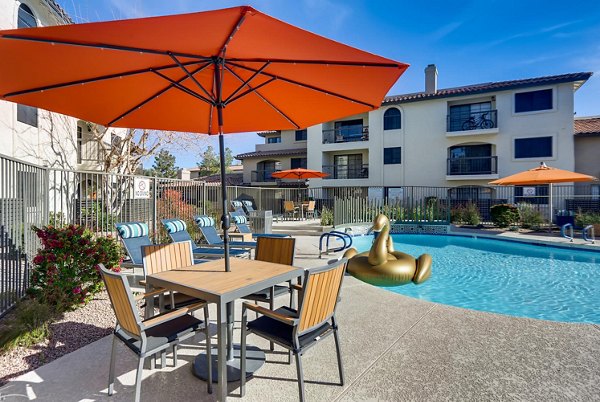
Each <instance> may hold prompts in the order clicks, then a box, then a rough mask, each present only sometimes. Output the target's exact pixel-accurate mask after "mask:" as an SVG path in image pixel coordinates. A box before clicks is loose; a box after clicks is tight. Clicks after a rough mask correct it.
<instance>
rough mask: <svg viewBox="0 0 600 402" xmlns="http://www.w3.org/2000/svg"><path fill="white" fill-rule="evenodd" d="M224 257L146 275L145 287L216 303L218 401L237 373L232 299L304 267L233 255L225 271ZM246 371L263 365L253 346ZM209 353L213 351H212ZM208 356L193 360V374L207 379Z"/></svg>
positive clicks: (299, 272)
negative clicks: (229, 267) (229, 268)
mask: <svg viewBox="0 0 600 402" xmlns="http://www.w3.org/2000/svg"><path fill="white" fill-rule="evenodd" d="M224 264H225V263H224V260H222V259H221V260H215V261H210V262H205V263H202V264H197V265H193V266H190V267H186V268H179V269H174V270H170V271H164V272H160V273H157V274H153V275H148V276H147V278H146V283H147V286H148V287H154V288H165V289H168V290H174V291H177V292H181V293H184V294H186V295H189V296H193V297H197V298H200V299H203V300H206V301H208V302H210V303H215V304H216V305H217V338H218V339H217V356H216V364H213V373H214V371H215V370H216V373H214V374H216V375H213V380H214V379H216V380H217V382H218V386H217V400H218V401H224V400H226V398H227V381H228V380H229V381H237V380H239V378H240V375H241V373H240V372H239V346H238V345H234V344H233V322H234V320H233V311H234V309H233V302H234V301H235V300H236V299H239V298H241V297H244V296H247V295H249V294H252V293H255V292H258V291H260V290H262V289H265V288H269V287H272V286H275V285H276V284H279V283H282V282H285V281H288V280H292V279H295V278H297V277H299V276H301V275H302V273H303V272H304V269H302V268H298V267H294V266H290V265H284V264H274V263H270V262H264V261H256V260H246V259H240V258H232V259H231V261H230V264H231V271H230V272H226V271H225V265H224ZM247 348H248V349H247V350H248V351H247V361H248V364H247V374H246V375H249V374H251V373H253V372H254V371H256V370H257V369H258V368H260V367H261V366H262V365H263V364H264V360H265V355H264V352H262V351H261V350H260V349H259V348H257V347H255V346H248V347H247ZM211 352H212V351H211ZM207 358H212V359H213V362H214V361H215V357H214V356H213V355H212V353H210V354H200V355H199V356H198V357H197V358H196V360H195V362H194V374H195V375H196V376H198V377H200V378H203V379H206V378H207V369H206V367H207V365H206V363H207V361H206V359H207Z"/></svg>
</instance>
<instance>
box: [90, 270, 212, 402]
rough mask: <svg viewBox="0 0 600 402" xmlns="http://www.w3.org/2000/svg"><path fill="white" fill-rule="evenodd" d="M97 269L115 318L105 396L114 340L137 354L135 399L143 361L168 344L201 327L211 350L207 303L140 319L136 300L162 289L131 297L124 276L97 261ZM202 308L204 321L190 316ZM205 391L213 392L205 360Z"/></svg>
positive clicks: (110, 390)
mask: <svg viewBox="0 0 600 402" xmlns="http://www.w3.org/2000/svg"><path fill="white" fill-rule="evenodd" d="M100 272H101V275H102V279H103V280H104V284H105V285H106V290H107V292H108V296H109V297H110V301H111V304H112V307H113V310H114V312H115V315H116V317H117V326H116V327H115V330H114V333H113V344H112V352H111V355H110V368H109V372H108V395H112V394H113V393H114V378H115V358H116V355H117V342H118V341H121V342H123V343H124V344H125V345H126V346H127V347H128V348H129V349H130V350H131V351H132V352H133V353H135V354H136V355H137V356H138V365H137V374H136V379H135V401H136V402H139V401H140V393H141V389H142V373H143V369H144V360H145V359H146V358H147V357H150V356H152V355H154V354H156V353H160V352H163V351H165V350H166V349H168V348H169V347H173V346H176V345H177V344H179V343H181V342H182V341H185V340H186V339H189V338H192V337H193V336H195V335H196V333H197V332H198V331H200V330H201V329H202V330H203V331H204V334H205V337H206V346H207V348H208V350H210V347H211V345H210V334H209V333H208V325H206V323H207V322H208V306H207V303H205V302H201V303H196V304H193V305H190V306H187V307H185V308H182V309H179V310H173V311H170V312H168V313H165V314H161V315H158V316H155V317H152V318H148V319H145V320H143V321H142V319H141V318H140V315H139V313H138V310H137V307H136V300H140V299H142V298H148V297H153V296H156V295H158V294H160V293H162V292H164V291H165V290H164V289H159V290H156V291H153V292H148V293H145V294H142V295H140V296H139V297H136V298H135V299H134V297H133V295H132V293H131V289H130V288H129V284H128V283H127V280H126V278H125V275H123V274H119V273H116V272H111V271H108V270H107V269H106V268H105V267H104V266H103V265H102V264H100ZM200 308H202V309H204V322H203V321H201V320H199V319H197V318H195V317H193V316H192V315H191V314H188V313H191V312H192V311H194V310H197V309H200ZM173 361H174V365H175V366H176V365H177V355H176V353H175V352H174V354H173ZM208 364H209V366H208V373H209V377H208V382H207V384H206V385H207V388H208V393H212V375H211V374H212V371H211V366H210V365H211V362H210V359H209V361H208Z"/></svg>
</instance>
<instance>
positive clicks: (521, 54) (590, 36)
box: [58, 0, 600, 166]
mask: <svg viewBox="0 0 600 402" xmlns="http://www.w3.org/2000/svg"><path fill="white" fill-rule="evenodd" d="M58 2H59V3H60V4H61V5H62V6H63V7H64V8H65V10H66V11H67V12H68V13H69V15H71V16H72V17H73V19H75V20H76V21H78V22H87V21H101V20H114V19H121V18H134V17H144V16H154V15H164V14H177V13H185V12H194V11H203V10H210V9H215V8H224V7H232V6H237V5H242V4H249V5H251V6H253V7H255V8H256V9H258V10H260V11H263V12H265V13H267V14H270V15H272V16H274V17H276V18H279V19H281V20H284V21H286V22H288V23H291V24H294V25H297V26H299V27H302V28H304V29H307V30H309V31H313V32H315V33H318V34H320V35H324V36H327V37H329V38H331V39H335V40H338V41H340V42H343V43H346V44H348V45H351V46H355V47H358V48H360V49H363V50H366V51H369V52H373V53H376V54H380V55H382V56H385V57H389V58H392V59H395V60H398V61H402V62H405V63H408V64H410V65H411V67H410V68H409V69H408V71H407V72H406V73H405V74H404V75H403V76H402V77H401V78H400V80H399V81H398V82H397V83H396V85H395V86H394V87H393V88H392V90H391V91H390V95H393V94H402V93H409V92H418V91H422V90H423V87H424V73H423V70H424V68H425V67H426V66H427V64H430V63H435V64H436V65H437V67H438V70H439V76H438V87H440V88H448V87H454V86H461V85H467V84H476V83H483V82H489V81H503V80H511V79H519V78H529V77H537V76H543V75H554V74H563V73H569V72H580V71H591V72H593V73H594V74H595V75H594V76H593V77H592V78H591V79H590V80H589V81H588V82H587V83H586V84H585V85H584V86H583V87H582V88H581V89H579V91H577V93H576V95H575V111H576V113H577V115H578V116H590V115H600V96H599V95H600V2H598V1H590V0H587V1H574V0H571V1H569V2H565V1H564V0H563V1H556V0H546V1H537V0H536V1H533V0H532V1H528V0H521V1H517V0H504V1H489V0H488V1H476V0H473V1H468V0H463V1H461V2H452V1H447V0H445V1H438V0H435V1H432V0H430V1H423V2H421V1H401V0H395V1H376V0H371V1H369V0H270V1H268V0H262V1H246V2H242V3H240V2H234V1H228V0H224V1H208V0H170V1H164V0H58ZM261 140H262V139H261V138H260V137H258V136H257V135H256V134H253V133H248V134H236V135H233V136H231V135H230V136H227V137H226V145H227V146H229V147H230V148H231V149H232V150H233V151H234V154H238V153H241V152H247V151H252V150H254V144H256V143H257V142H260V141H261ZM215 145H216V142H215ZM173 152H174V153H175V154H176V156H177V164H178V165H179V166H195V164H196V161H197V160H198V157H197V155H196V154H195V152H186V151H183V150H180V149H177V150H173ZM148 164H151V161H150V163H147V165H148Z"/></svg>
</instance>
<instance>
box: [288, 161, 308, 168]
mask: <svg viewBox="0 0 600 402" xmlns="http://www.w3.org/2000/svg"><path fill="white" fill-rule="evenodd" d="M290 162H291V168H292V169H298V168H300V169H306V166H308V164H307V159H306V158H292V160H291V161H290Z"/></svg>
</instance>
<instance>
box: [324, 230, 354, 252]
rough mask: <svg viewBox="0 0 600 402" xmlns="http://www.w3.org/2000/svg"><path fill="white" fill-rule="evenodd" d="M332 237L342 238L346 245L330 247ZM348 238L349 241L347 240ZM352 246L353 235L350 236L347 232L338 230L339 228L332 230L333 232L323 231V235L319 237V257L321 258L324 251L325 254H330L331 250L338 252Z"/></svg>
mask: <svg viewBox="0 0 600 402" xmlns="http://www.w3.org/2000/svg"><path fill="white" fill-rule="evenodd" d="M331 237H335V238H338V239H341V240H342V241H343V242H344V245H343V246H341V247H337V248H333V249H330V248H329V239H330V238H331ZM323 239H326V242H325V251H323ZM346 239H348V241H346ZM351 246H352V236H350V235H349V234H347V233H344V232H338V231H337V230H332V231H331V232H327V233H323V234H322V235H321V237H319V258H321V256H322V255H323V253H325V254H329V253H330V252H334V253H337V252H338V251H344V250H346V249H347V248H350V247H351Z"/></svg>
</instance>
